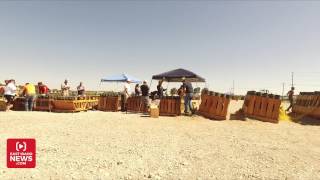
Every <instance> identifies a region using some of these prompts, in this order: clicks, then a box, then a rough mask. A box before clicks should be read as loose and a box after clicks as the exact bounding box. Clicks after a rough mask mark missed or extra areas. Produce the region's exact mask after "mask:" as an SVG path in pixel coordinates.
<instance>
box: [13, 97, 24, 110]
mask: <svg viewBox="0 0 320 180" xmlns="http://www.w3.org/2000/svg"><path fill="white" fill-rule="evenodd" d="M13 110H14V111H24V110H25V98H24V97H18V98H15V99H14V101H13Z"/></svg>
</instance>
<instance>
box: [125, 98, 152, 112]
mask: <svg viewBox="0 0 320 180" xmlns="http://www.w3.org/2000/svg"><path fill="white" fill-rule="evenodd" d="M142 98H143V97H142V96H131V97H129V98H128V100H127V111H128V112H134V113H141V112H148V107H147V106H146V105H145V103H144V102H143V99H142Z"/></svg>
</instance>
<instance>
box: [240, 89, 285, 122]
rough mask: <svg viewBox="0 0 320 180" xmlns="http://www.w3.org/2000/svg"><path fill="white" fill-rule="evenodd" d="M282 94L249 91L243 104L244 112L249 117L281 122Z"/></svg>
mask: <svg viewBox="0 0 320 180" xmlns="http://www.w3.org/2000/svg"><path fill="white" fill-rule="evenodd" d="M280 105H281V100H280V96H278V95H272V94H261V93H259V92H257V93H256V92H254V91H249V92H248V93H247V95H246V97H245V102H244V104H243V108H242V109H243V112H244V114H245V115H246V116H247V117H250V118H253V119H258V120H261V121H264V122H272V123H278V122H279V120H278V119H279V111H280Z"/></svg>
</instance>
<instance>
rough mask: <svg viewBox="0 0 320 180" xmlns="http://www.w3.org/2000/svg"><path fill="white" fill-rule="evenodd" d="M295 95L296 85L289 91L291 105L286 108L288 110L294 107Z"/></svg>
mask: <svg viewBox="0 0 320 180" xmlns="http://www.w3.org/2000/svg"><path fill="white" fill-rule="evenodd" d="M293 95H294V87H292V88H291V90H290V91H289V92H288V93H287V96H288V98H289V102H290V106H289V107H288V108H287V110H286V111H287V112H288V111H289V110H290V109H292V107H293Z"/></svg>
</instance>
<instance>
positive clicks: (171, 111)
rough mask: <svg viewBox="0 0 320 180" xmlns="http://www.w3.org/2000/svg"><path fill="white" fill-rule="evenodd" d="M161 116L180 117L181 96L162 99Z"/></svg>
mask: <svg viewBox="0 0 320 180" xmlns="http://www.w3.org/2000/svg"><path fill="white" fill-rule="evenodd" d="M159 111H160V116H180V115H181V98H180V97H179V96H166V97H163V98H161V99H160V108H159Z"/></svg>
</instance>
